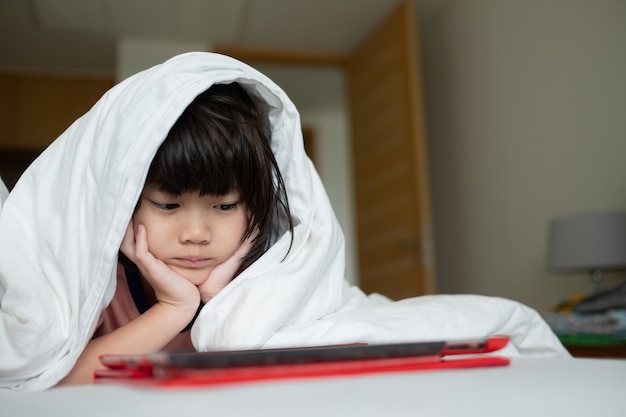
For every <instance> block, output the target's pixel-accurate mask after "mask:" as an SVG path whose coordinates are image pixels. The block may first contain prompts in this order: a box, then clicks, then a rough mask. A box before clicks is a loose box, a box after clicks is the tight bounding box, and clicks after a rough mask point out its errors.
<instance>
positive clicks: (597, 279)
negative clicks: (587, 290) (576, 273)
mask: <svg viewBox="0 0 626 417" xmlns="http://www.w3.org/2000/svg"><path fill="white" fill-rule="evenodd" d="M589 279H590V281H591V293H592V294H596V293H598V292H600V290H601V289H602V270H601V269H592V270H591V272H590V273H589Z"/></svg>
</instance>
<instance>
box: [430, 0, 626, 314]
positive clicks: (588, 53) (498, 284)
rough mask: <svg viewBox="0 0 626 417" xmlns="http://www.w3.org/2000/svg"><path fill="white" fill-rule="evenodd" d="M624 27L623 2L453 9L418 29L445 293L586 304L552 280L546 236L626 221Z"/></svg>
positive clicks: (571, 280) (554, 1)
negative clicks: (624, 213) (573, 225)
mask: <svg viewBox="0 0 626 417" xmlns="http://www.w3.org/2000/svg"><path fill="white" fill-rule="evenodd" d="M624 22H626V2H625V1H615V0H596V1H591V0H525V1H501V0H450V1H444V2H442V7H441V8H440V10H438V12H437V13H435V14H433V15H432V16H430V19H429V20H428V21H425V22H422V23H421V25H422V27H421V33H422V35H421V36H422V42H423V54H424V59H423V60H424V63H425V83H426V108H427V111H428V123H429V126H428V131H429V145H430V154H431V155H430V156H431V169H432V173H431V178H432V182H433V186H432V189H433V194H434V195H433V202H434V214H435V233H436V245H437V246H436V247H437V258H438V259H437V269H438V279H439V289H440V291H442V292H452V293H463V292H467V293H479V294H488V295H498V296H504V297H509V298H513V299H517V300H520V301H522V302H525V303H527V304H529V305H531V306H533V307H535V308H537V309H539V310H544V309H547V308H549V306H550V305H552V304H553V303H555V302H557V301H559V300H561V299H563V298H565V297H567V296H570V295H572V294H573V293H576V292H579V291H586V290H588V285H587V284H588V282H587V277H586V275H585V274H584V273H581V274H569V275H555V274H551V273H549V272H548V271H547V269H546V266H545V264H546V245H547V230H548V229H547V227H548V222H549V219H550V218H551V217H552V216H556V215H560V214H567V213H576V212H586V211H592V210H605V209H626V192H625V191H626V163H625V159H626V76H625V75H624V74H626V47H625V45H626V24H625V23H624ZM623 277H624V274H616V275H614V276H612V277H609V282H608V284H615V283H617V282H621V279H622V278H623Z"/></svg>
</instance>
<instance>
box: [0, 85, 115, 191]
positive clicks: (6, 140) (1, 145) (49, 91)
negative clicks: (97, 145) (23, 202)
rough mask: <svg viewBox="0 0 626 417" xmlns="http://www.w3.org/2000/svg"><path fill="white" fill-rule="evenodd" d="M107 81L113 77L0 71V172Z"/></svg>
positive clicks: (37, 147)
mask: <svg viewBox="0 0 626 417" xmlns="http://www.w3.org/2000/svg"><path fill="white" fill-rule="evenodd" d="M112 86H113V79H92V78H69V77H60V76H56V77H54V76H33V75H21V74H20V75H18V74H0V177H2V179H3V181H4V183H5V184H6V185H7V186H8V187H9V188H12V186H13V184H14V183H15V181H17V178H18V177H19V176H20V175H21V173H22V172H23V171H24V169H26V167H28V165H29V164H30V163H31V161H32V160H33V159H34V158H35V157H36V156H37V155H38V154H39V153H40V152H41V151H42V150H43V149H45V148H46V147H47V146H48V145H49V144H50V143H51V142H52V141H54V140H55V139H56V138H57V137H58V136H59V135H60V134H61V133H63V131H65V129H67V128H68V127H69V126H70V125H71V124H72V123H73V122H74V121H75V120H76V119H78V118H79V117H80V116H82V115H83V114H84V113H85V112H87V111H88V110H89V109H90V108H91V106H93V104H94V103H95V102H96V101H98V99H99V98H100V97H101V96H102V95H103V94H104V93H105V92H106V91H107V90H108V89H109V88H111V87H112Z"/></svg>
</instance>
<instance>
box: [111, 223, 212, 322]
mask: <svg viewBox="0 0 626 417" xmlns="http://www.w3.org/2000/svg"><path fill="white" fill-rule="evenodd" d="M120 250H121V251H122V253H124V255H126V256H128V259H130V260H131V261H133V262H134V263H135V265H137V267H138V268H139V271H140V272H141V275H142V276H143V277H144V278H145V279H146V281H148V283H149V284H150V286H151V287H152V289H153V290H154V295H155V296H156V299H157V301H158V302H159V303H161V304H169V305H172V306H174V307H183V308H190V309H193V312H195V311H196V309H197V308H198V305H199V304H200V293H199V291H198V288H197V287H196V286H195V285H194V284H193V283H191V282H189V281H188V280H187V279H186V278H185V277H183V276H182V275H180V274H178V273H176V272H174V271H173V270H172V269H171V268H170V267H168V266H167V265H166V264H165V263H164V262H163V261H161V260H159V259H157V258H155V257H154V255H152V253H150V250H149V248H148V239H147V233H146V228H145V227H144V226H143V225H141V224H140V225H139V226H138V227H137V233H135V231H134V228H133V222H132V221H131V222H130V224H129V225H128V228H127V229H126V235H125V236H124V240H123V241H122V245H121V247H120Z"/></svg>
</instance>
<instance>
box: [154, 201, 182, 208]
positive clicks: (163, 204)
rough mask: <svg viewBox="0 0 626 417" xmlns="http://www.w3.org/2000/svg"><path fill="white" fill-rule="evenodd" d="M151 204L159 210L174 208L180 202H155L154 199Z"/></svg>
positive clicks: (178, 205)
mask: <svg viewBox="0 0 626 417" xmlns="http://www.w3.org/2000/svg"><path fill="white" fill-rule="evenodd" d="M151 203H152V205H153V206H154V207H156V208H158V209H159V210H175V209H177V208H178V207H180V204H176V203H157V202H156V201H151Z"/></svg>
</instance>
